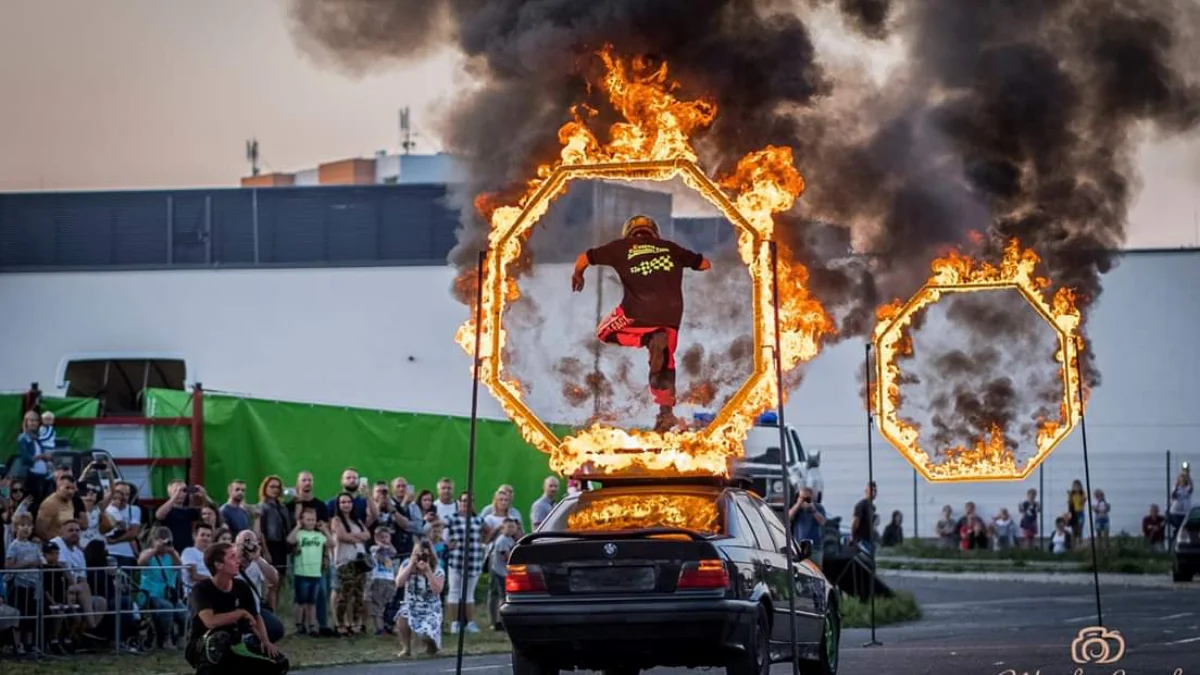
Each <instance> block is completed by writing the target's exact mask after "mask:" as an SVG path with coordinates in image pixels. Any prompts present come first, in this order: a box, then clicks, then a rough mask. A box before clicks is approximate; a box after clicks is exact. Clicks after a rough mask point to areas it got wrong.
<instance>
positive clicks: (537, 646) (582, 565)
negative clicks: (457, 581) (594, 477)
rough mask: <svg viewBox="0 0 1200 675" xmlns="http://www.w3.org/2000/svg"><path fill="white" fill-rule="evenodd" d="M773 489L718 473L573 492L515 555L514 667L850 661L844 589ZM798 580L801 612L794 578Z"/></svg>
mask: <svg viewBox="0 0 1200 675" xmlns="http://www.w3.org/2000/svg"><path fill="white" fill-rule="evenodd" d="M809 551H811V545H810V543H808V542H797V543H794V544H793V554H794V562H793V565H792V568H791V569H790V570H789V569H788V563H787V540H786V533H785V530H784V526H783V523H782V522H780V520H779V517H778V516H777V515H776V514H775V513H774V512H773V511H772V510H771V508H770V507H769V506H768V505H767V504H766V502H764V501H763V500H762V499H760V498H759V497H757V496H756V495H754V494H753V493H751V492H748V491H746V490H744V489H741V488H738V487H735V486H732V485H728V484H721V483H719V482H716V481H714V482H711V483H708V484H705V483H696V482H669V483H664V482H662V481H655V482H651V483H633V482H630V483H611V482H610V483H607V484H605V485H604V487H601V488H599V489H596V490H589V491H585V492H580V493H577V494H575V495H572V496H568V497H566V498H565V499H564V500H563V501H562V502H560V503H559V504H558V505H557V506H556V507H555V508H554V510H553V511H552V512H551V513H550V515H549V517H547V519H546V521H545V522H543V523H542V525H541V527H539V528H538V531H537V532H534V533H532V534H529V535H527V536H525V537H524V538H522V539H521V540H520V541H519V542H517V545H516V547H515V548H514V549H513V550H512V553H511V555H510V557H509V564H508V576H507V578H506V581H505V591H506V599H505V602H504V604H503V605H501V607H500V617H501V620H502V622H503V624H504V627H505V630H506V631H507V632H508V636H509V638H510V639H511V641H512V645H513V673H514V675H554V674H556V673H558V672H559V671H560V670H570V669H576V668H578V669H587V670H603V671H606V672H608V673H614V674H615V673H620V674H621V675H631V674H635V673H637V672H638V671H639V670H641V669H647V668H653V667H656V666H677V667H689V668H691V667H713V666H724V667H725V668H726V670H727V672H728V673H729V675H765V674H766V673H768V672H769V671H770V667H771V664H772V663H773V662H779V661H789V660H791V635H790V632H789V631H790V626H791V624H792V621H791V619H792V617H793V616H794V619H795V629H796V639H797V644H798V647H797V651H798V653H799V656H800V659H801V670H802V672H804V673H813V674H814V675H832V674H833V673H836V672H837V665H838V645H839V643H840V638H841V621H840V615H839V613H838V598H839V595H838V591H837V589H836V587H835V586H834V585H833V584H831V583H830V582H829V581H828V580H826V578H825V577H824V576H823V575H822V574H821V572H820V570H819V569H818V568H817V566H816V565H814V564H813V563H812V561H811V560H808V559H807V558H808V553H809ZM789 584H794V588H795V591H796V592H795V598H794V603H795V614H794V615H791V614H790V609H789V602H788V585H789Z"/></svg>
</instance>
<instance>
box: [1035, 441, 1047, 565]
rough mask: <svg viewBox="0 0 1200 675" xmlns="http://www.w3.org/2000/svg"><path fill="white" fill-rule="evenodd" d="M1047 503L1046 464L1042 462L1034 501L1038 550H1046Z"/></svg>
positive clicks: (1039, 467)
mask: <svg viewBox="0 0 1200 675" xmlns="http://www.w3.org/2000/svg"><path fill="white" fill-rule="evenodd" d="M1045 503H1046V463H1045V462H1042V463H1041V465H1039V466H1038V498H1037V500H1035V501H1034V506H1035V507H1036V508H1037V511H1038V550H1039V551H1045V550H1046V509H1044V508H1042V504H1045Z"/></svg>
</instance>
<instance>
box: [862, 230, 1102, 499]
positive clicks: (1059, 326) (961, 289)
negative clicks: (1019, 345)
mask: <svg viewBox="0 0 1200 675" xmlns="http://www.w3.org/2000/svg"><path fill="white" fill-rule="evenodd" d="M1010 252H1015V248H1012V249H1010ZM1028 271H1029V270H1028V269H1026V270H1025V273H1024V274H1022V273H1020V270H1018V272H1017V273H1015V274H1013V275H1012V278H1010V279H1007V280H1003V281H998V280H989V281H962V282H959V283H954V282H948V281H938V280H934V281H931V282H929V283H927V284H925V285H924V286H922V287H921V289H920V290H919V291H917V292H916V294H914V295H913V297H912V298H911V299H910V300H909V301H908V302H907V303H906V304H905V305H903V307H901V308H900V309H899V311H898V312H896V313H895V314H894V315H892V316H890V317H888V318H887V319H886V320H884V321H882V322H880V324H879V325H878V326H877V327H876V329H875V336H874V340H873V343H874V347H875V374H876V385H875V387H874V389H873V390H872V392H871V396H872V403H873V405H874V407H875V411H876V415H877V417H878V424H879V432H880V433H881V434H883V436H884V437H885V438H887V439H888V441H889V442H890V443H891V444H892V445H893V446H894V447H895V448H896V449H897V450H899V451H900V454H901V455H903V456H904V458H905V459H906V460H907V461H908V463H909V464H910V465H912V467H913V468H914V469H916V470H917V471H918V472H919V473H920V474H921V475H922V476H923V477H924V478H925V479H926V480H928V481H931V482H967V481H1016V480H1023V479H1024V478H1026V477H1028V476H1029V475H1030V474H1031V473H1032V472H1033V470H1034V469H1036V468H1037V467H1038V466H1039V465H1040V464H1041V463H1042V462H1043V461H1045V460H1046V458H1047V457H1049V456H1050V453H1051V452H1053V451H1054V448H1056V447H1057V446H1058V444H1059V443H1061V442H1062V440H1063V439H1064V438H1066V437H1067V436H1068V435H1069V434H1070V433H1071V431H1072V430H1073V429H1074V428H1075V426H1076V425H1077V424H1078V423H1079V420H1080V417H1081V416H1082V413H1083V401H1082V400H1081V387H1080V381H1081V379H1080V378H1081V374H1080V369H1079V355H1080V351H1081V348H1082V342H1083V339H1082V337H1081V336H1080V335H1079V332H1078V328H1079V321H1080V316H1079V313H1078V311H1077V310H1075V309H1074V306H1073V303H1062V302H1060V301H1059V300H1058V299H1057V298H1056V299H1055V300H1054V301H1053V302H1047V301H1046V300H1045V299H1044V298H1043V297H1042V294H1041V292H1040V291H1039V290H1038V289H1037V287H1036V285H1035V282H1034V281H1033V279H1032V277H1031V276H1030V275H1029V273H1028ZM1004 290H1012V291H1016V292H1018V293H1020V294H1021V297H1023V298H1024V299H1025V301H1026V302H1027V303H1028V304H1029V305H1030V307H1031V308H1032V309H1033V310H1034V311H1036V312H1037V313H1038V316H1040V317H1042V319H1043V320H1045V321H1046V322H1047V323H1048V324H1050V327H1051V328H1052V329H1053V330H1054V332H1055V336H1056V337H1057V340H1058V350H1057V352H1056V353H1055V360H1057V361H1058V362H1059V375H1060V381H1061V382H1062V385H1063V391H1062V398H1061V402H1060V417H1059V419H1058V420H1048V421H1042V422H1041V424H1040V426H1039V429H1038V433H1037V452H1036V454H1034V455H1033V456H1032V457H1031V458H1029V460H1028V461H1027V462H1026V463H1025V465H1024V466H1023V467H1022V466H1018V464H1017V461H1016V458H1015V456H1014V455H1013V454H1012V453H1001V452H1000V450H1003V449H1004V438H1003V436H1000V437H999V438H996V437H993V438H991V439H990V441H991V442H985V441H984V440H983V439H980V441H979V443H978V444H977V447H976V448H975V449H964V450H963V451H962V454H961V455H960V456H958V457H953V458H951V459H949V460H947V461H946V462H943V463H935V462H934V461H933V460H932V459H931V458H930V456H929V454H928V453H926V452H925V451H924V450H922V449H921V447H920V443H919V440H918V437H919V429H918V428H917V426H916V425H915V424H913V423H911V422H907V421H904V420H901V419H900V415H899V407H900V406H899V402H900V400H901V399H900V367H899V365H898V364H897V363H896V361H897V359H898V358H899V357H900V356H903V355H907V353H908V350H909V349H911V341H909V340H907V339H906V337H909V336H906V331H907V329H908V326H909V324H910V323H911V322H912V318H913V315H914V314H916V312H917V311H919V310H921V309H923V308H926V307H928V306H930V305H933V304H935V303H937V302H938V301H939V300H940V299H941V297H942V295H944V294H952V293H971V292H981V291H982V292H988V291H991V292H994V291H1004ZM1060 305H1061V306H1060ZM1066 305H1070V306H1069V307H1067V306H1066ZM1068 310H1069V311H1068ZM999 431H1001V432H1002V430H999Z"/></svg>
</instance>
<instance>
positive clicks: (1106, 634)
mask: <svg viewBox="0 0 1200 675" xmlns="http://www.w3.org/2000/svg"><path fill="white" fill-rule="evenodd" d="M1124 656H1125V638H1123V637H1121V631H1118V630H1108V629H1107V628H1105V627H1103V626H1089V627H1087V628H1084V629H1083V630H1081V631H1079V635H1077V636H1076V637H1075V639H1074V640H1072V641H1071V660H1072V661H1074V662H1075V663H1078V664H1080V665H1084V664H1096V665H1108V664H1112V663H1116V662H1118V661H1120V660H1121V659H1122V658H1123V657H1124Z"/></svg>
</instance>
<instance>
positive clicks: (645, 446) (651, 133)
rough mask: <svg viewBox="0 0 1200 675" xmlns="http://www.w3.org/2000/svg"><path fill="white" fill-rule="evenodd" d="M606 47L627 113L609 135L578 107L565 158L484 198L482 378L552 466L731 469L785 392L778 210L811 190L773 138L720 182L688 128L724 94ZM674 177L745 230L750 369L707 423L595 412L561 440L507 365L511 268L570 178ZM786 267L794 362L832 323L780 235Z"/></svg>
mask: <svg viewBox="0 0 1200 675" xmlns="http://www.w3.org/2000/svg"><path fill="white" fill-rule="evenodd" d="M599 56H600V57H601V59H602V60H603V63H604V67H605V74H604V76H603V77H602V78H601V79H600V81H599V82H598V83H597V86H598V87H599V88H600V89H601V90H602V91H603V92H604V93H605V94H606V95H607V98H608V100H609V103H610V104H611V105H612V108H613V109H614V111H615V112H617V113H618V114H619V115H620V116H621V117H622V118H623V120H624V121H622V122H618V123H616V124H613V125H612V126H611V127H610V128H609V129H608V141H607V142H604V141H601V140H600V139H599V138H598V137H597V136H596V134H595V133H593V131H592V130H591V129H590V128H589V126H588V123H587V120H588V119H590V118H592V117H594V116H595V111H593V110H591V109H589V108H587V107H586V106H582V105H580V106H575V107H574V108H573V109H572V110H571V115H572V120H571V121H569V122H567V123H566V124H564V125H563V126H562V128H560V129H559V134H558V137H559V140H560V142H561V144H562V148H561V151H560V153H559V157H558V159H557V160H555V161H554V162H551V163H547V164H543V165H541V166H539V167H538V168H537V171H536V177H535V178H533V179H532V180H530V181H529V183H528V185H527V189H526V190H525V192H524V194H523V195H522V196H521V197H520V198H519V199H517V200H516V203H515V204H510V205H504V204H499V203H497V201H496V199H494V198H493V197H491V196H483V197H481V198H479V199H478V200H477V205H479V206H480V210H481V213H483V214H484V215H485V216H486V217H487V218H488V220H489V223H490V225H491V230H490V232H489V236H488V242H489V255H488V258H487V262H486V268H485V273H484V284H483V293H482V298H483V307H482V314H483V316H484V321H483V325H482V326H481V327H480V362H479V364H478V367H479V369H480V371H479V375H480V379H481V381H482V382H484V383H485V385H486V386H487V387H488V388H489V390H490V391H491V392H492V394H493V396H495V397H496V399H497V400H498V401H499V402H500V404H501V407H502V408H503V409H504V411H505V413H506V414H507V415H508V417H509V418H510V419H512V420H513V421H514V422H515V423H516V424H517V426H518V427H519V428H520V430H521V433H522V435H523V437H524V438H525V440H526V441H528V442H529V443H531V444H532V445H534V446H535V447H537V448H538V449H539V450H541V451H543V452H546V453H548V454H550V455H551V467H552V468H553V469H554V470H555V471H559V472H562V473H573V472H575V471H578V470H579V469H581V468H583V467H585V466H587V467H590V470H593V471H596V472H601V473H612V472H616V471H624V470H630V469H638V470H642V471H648V472H652V473H693V472H697V473H707V474H719V475H723V474H725V473H726V472H727V471H728V460H729V458H730V457H733V456H738V455H740V454H741V453H742V447H741V444H742V442H743V441H744V440H745V438H746V435H747V434H748V433H749V431H750V428H751V427H752V426H753V424H754V420H755V419H756V418H757V417H758V415H759V414H761V413H762V412H763V411H764V410H766V409H768V408H770V407H771V406H773V405H774V404H775V402H776V400H777V399H776V395H775V378H774V365H773V363H772V356H771V354H772V350H773V347H774V343H775V340H774V315H773V313H772V312H771V310H770V309H769V308H770V307H771V304H772V268H771V257H770V242H771V240H772V239H773V237H774V221H773V215H774V214H775V213H779V212H782V211H786V210H788V209H790V208H791V207H792V206H793V205H794V204H795V201H796V199H797V198H798V197H799V196H800V194H801V193H802V192H803V191H804V179H803V178H802V177H801V176H800V173H799V172H798V171H797V170H796V168H795V165H794V161H793V156H792V150H791V148H785V147H767V148H764V149H763V150H760V151H757V152H753V153H751V154H749V155H747V156H746V157H744V158H743V159H742V160H741V161H740V162H738V164H737V166H736V168H735V169H734V171H733V172H732V173H731V174H730V175H728V176H726V177H723V178H722V179H721V180H720V181H719V183H717V182H714V181H713V180H712V179H711V178H710V177H708V176H707V175H706V174H704V173H703V172H702V171H700V169H699V168H698V167H697V166H696V164H695V162H696V161H697V159H698V155H697V152H696V150H695V148H694V146H693V145H692V139H693V137H694V136H695V135H696V134H697V133H699V132H701V131H703V130H704V129H706V128H707V127H708V126H709V125H711V124H712V122H713V120H714V119H715V118H716V114H717V108H716V105H715V104H714V103H713V102H711V101H708V100H682V99H680V98H678V97H677V96H676V90H677V88H678V85H677V84H675V83H673V82H671V81H670V80H669V79H668V72H667V66H666V64H663V65H661V66H659V67H657V68H651V67H650V66H649V64H648V62H646V61H645V60H642V59H632V60H630V61H625V60H622V59H619V58H616V57H615V56H613V52H612V49H611V48H610V47H606V48H605V49H604V50H603V51H602V52H600V53H599ZM675 177H679V178H681V179H682V180H683V182H684V184H686V185H688V186H689V187H691V188H692V189H694V190H696V191H697V192H699V193H700V194H701V196H703V197H705V198H706V199H707V200H708V201H709V202H711V203H712V204H713V205H714V206H716V207H717V209H718V210H720V211H721V213H722V214H724V215H725V216H726V217H727V218H728V219H729V220H730V221H731V222H732V223H734V225H735V227H737V228H738V230H739V237H738V251H739V254H740V256H741V258H742V261H743V262H744V263H745V264H746V266H747V268H748V270H749V274H750V277H751V281H752V282H753V288H754V291H753V296H752V303H753V305H754V317H755V323H754V337H755V348H756V349H755V354H754V359H755V369H754V375H753V376H752V377H751V379H750V380H749V381H747V383H746V384H745V385H743V386H742V388H741V389H739V390H738V392H736V393H735V394H734V395H733V396H732V397H731V399H730V401H729V403H728V404H726V406H725V407H724V408H723V409H722V411H721V412H719V413H718V414H717V416H716V419H715V420H714V421H713V422H712V423H710V424H709V425H708V427H707V428H705V429H704V430H702V431H682V432H667V433H665V434H658V433H652V432H647V431H639V430H624V429H618V428H613V427H607V426H604V425H602V424H599V423H596V424H593V425H592V426H591V427H589V428H588V429H585V430H582V431H580V432H578V433H576V434H573V435H571V436H568V437H567V438H565V439H562V440H559V439H558V438H557V437H556V436H554V434H553V433H552V432H551V431H550V429H549V427H548V426H546V424H545V423H544V422H542V421H541V420H539V419H538V418H537V417H536V415H534V414H533V412H532V411H531V410H529V408H528V407H527V406H526V405H525V404H524V402H523V401H522V400H521V398H522V397H521V387H520V384H519V383H518V382H516V381H515V380H514V379H513V378H511V377H507V376H505V375H504V373H503V368H504V366H503V363H502V356H503V351H504V345H505V341H506V337H507V336H506V334H505V331H504V329H503V327H502V325H501V315H502V313H503V310H504V307H505V305H506V303H509V302H512V301H513V300H515V299H516V298H518V297H519V295H520V291H519V289H518V288H517V285H516V281H515V279H514V278H513V277H512V276H510V275H511V273H512V266H513V262H514V261H515V260H517V259H518V257H519V256H520V254H521V251H522V243H523V238H524V237H525V236H527V234H528V232H529V230H530V228H531V227H532V225H533V224H535V223H536V222H537V221H538V219H539V218H541V217H542V216H543V215H545V213H546V211H547V210H548V209H549V205H550V203H551V202H552V201H553V200H554V199H555V198H557V197H558V196H559V195H561V194H562V193H563V192H565V190H566V188H567V184H568V183H569V181H571V180H577V179H606V180H623V181H641V180H655V181H663V180H669V179H672V178H675ZM485 209H486V210H485ZM778 273H779V279H780V283H779V287H780V288H779V290H780V298H779V303H780V343H781V344H780V350H779V351H780V358H781V361H782V367H783V369H784V370H785V371H786V370H791V369H793V368H795V367H796V366H797V365H798V364H799V363H801V362H802V361H807V360H810V359H812V358H813V357H814V356H816V354H817V352H818V351H819V349H820V345H821V341H822V340H823V339H824V337H825V336H827V335H830V334H832V333H833V332H834V325H833V321H832V319H831V318H830V317H829V315H828V314H827V313H826V311H825V309H824V308H823V307H822V306H821V304H820V303H819V302H817V301H816V300H815V299H814V298H813V297H812V296H811V295H810V294H809V292H808V288H807V283H808V270H807V269H805V268H804V266H803V265H801V264H799V263H797V262H795V261H793V260H792V257H791V254H790V251H788V250H787V249H786V247H784V246H780V247H779V255H778ZM472 309H474V308H472ZM474 333H475V325H474V320H473V319H468V320H467V322H466V323H464V324H463V325H462V326H461V327H460V328H459V329H458V332H457V334H456V336H455V340H456V341H457V342H458V344H459V345H461V346H462V348H463V349H464V350H465V351H466V352H467V353H468V354H472V353H473V352H474V348H475V343H474Z"/></svg>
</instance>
